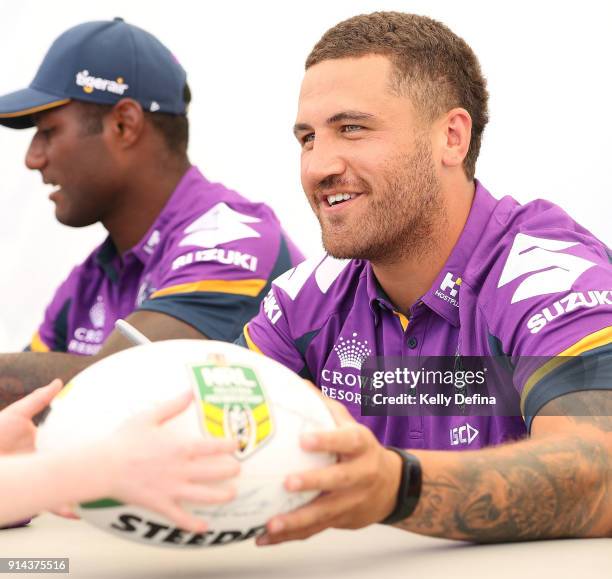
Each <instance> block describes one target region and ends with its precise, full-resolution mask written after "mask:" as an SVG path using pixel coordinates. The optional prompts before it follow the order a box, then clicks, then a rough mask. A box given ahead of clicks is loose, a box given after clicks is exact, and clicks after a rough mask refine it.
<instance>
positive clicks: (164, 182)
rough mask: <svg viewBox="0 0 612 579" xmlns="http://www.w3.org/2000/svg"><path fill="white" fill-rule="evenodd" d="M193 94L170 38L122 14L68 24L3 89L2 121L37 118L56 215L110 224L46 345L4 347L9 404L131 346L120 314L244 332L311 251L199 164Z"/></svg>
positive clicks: (185, 327) (33, 164)
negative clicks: (20, 83) (190, 153)
mask: <svg viewBox="0 0 612 579" xmlns="http://www.w3.org/2000/svg"><path fill="white" fill-rule="evenodd" d="M189 100H190V93H189V88H188V85H187V82H186V73H185V71H184V70H183V68H182V67H181V65H180V64H179V63H178V62H177V60H176V59H175V58H174V56H173V55H172V54H171V53H170V51H169V50H168V49H167V48H166V47H165V46H164V45H163V44H162V43H161V42H159V40H157V39H156V38H155V37H154V36H152V35H151V34H149V33H148V32H145V31H144V30H142V29H140V28H137V27H136V26H133V25H131V24H127V23H126V22H124V21H123V20H122V19H120V18H116V19H115V20H113V21H106V22H87V23H84V24H81V25H79V26H75V27H74V28H71V29H69V30H67V31H66V32H64V33H63V34H62V35H61V36H60V37H59V38H58V39H57V40H56V41H55V42H54V43H53V45H52V46H51V48H50V49H49V52H48V53H47V55H46V56H45V59H44V60H43V62H42V64H41V66H40V68H39V70H38V72H37V74H36V76H35V77H34V80H33V81H32V83H31V85H30V86H29V87H28V88H26V89H24V90H20V91H17V92H14V93H12V94H8V95H5V96H4V97H0V124H3V125H5V126H7V127H11V128H16V129H21V128H28V127H36V133H35V135H34V137H33V138H32V142H31V144H30V147H29V149H28V151H27V154H26V165H27V166H28V168H29V169H33V170H37V171H39V172H40V174H41V176H42V179H43V181H44V182H45V183H49V184H53V185H56V186H57V189H56V190H55V191H54V192H53V193H52V194H51V195H50V199H51V200H52V201H53V202H54V203H55V213H56V217H57V219H58V220H59V221H60V222H61V223H63V224H65V225H69V226H72V227H84V226H87V225H90V224H92V223H96V222H98V221H99V222H101V223H102V224H103V225H104V227H105V228H106V229H107V230H108V234H109V235H108V238H107V239H106V240H105V241H104V242H103V243H102V244H101V245H100V246H99V247H98V248H96V249H95V250H94V251H93V252H92V253H91V254H90V255H89V257H88V258H87V259H86V260H85V261H84V262H83V263H82V264H80V265H79V266H77V267H75V268H74V269H73V271H72V272H71V273H70V275H69V276H68V278H67V279H66V280H65V281H64V282H63V284H62V285H61V286H60V287H59V288H58V290H57V292H56V293H55V296H54V297H53V299H52V301H51V303H50V304H49V306H48V308H47V310H46V312H45V316H44V320H43V322H42V324H41V326H40V328H39V329H38V332H36V334H35V335H34V337H33V339H32V343H31V344H30V346H29V348H28V349H29V350H32V352H34V353H30V352H25V353H19V354H4V355H0V408H2V407H3V406H5V405H7V404H9V403H10V402H12V401H13V400H16V399H18V398H20V397H22V396H23V395H25V394H27V393H28V392H29V391H31V390H33V389H35V388H38V387H40V386H42V385H44V384H46V383H47V382H49V381H50V380H51V379H53V378H55V377H61V378H63V379H64V380H66V379H69V378H70V377H71V376H72V375H74V374H75V373H76V372H78V371H80V370H81V369H83V368H84V367H86V366H87V365H89V364H91V363H92V361H95V360H97V359H99V358H101V357H103V356H105V355H108V354H110V353H112V352H114V351H117V350H119V349H122V348H125V347H127V345H128V344H127V342H126V341H125V340H124V339H123V338H122V337H121V336H120V335H118V334H117V333H116V332H115V331H114V322H115V321H116V320H117V319H119V318H126V319H127V320H128V321H129V322H130V323H131V324H132V325H133V326H135V327H136V328H139V329H140V330H141V331H142V332H144V333H145V334H146V335H147V336H148V337H149V338H151V339H153V340H160V339H170V338H202V337H207V338H210V339H217V340H226V341H229V340H232V339H234V338H235V337H236V336H237V335H238V334H239V332H240V330H241V328H242V326H243V324H244V323H245V322H246V321H248V320H249V319H250V318H251V317H252V316H253V315H254V314H255V313H256V312H257V309H258V304H259V301H260V299H261V297H262V296H265V295H266V293H267V292H268V290H269V287H270V280H272V279H273V278H275V277H276V276H277V275H279V274H280V273H282V272H283V271H285V270H286V269H288V268H289V267H291V266H292V265H295V264H296V263H298V262H299V261H301V258H302V256H301V254H300V253H299V250H298V249H297V248H296V247H295V246H294V245H293V244H292V242H291V241H290V240H289V239H288V238H287V236H286V235H285V233H284V232H283V231H282V228H281V226H280V224H279V223H278V220H277V218H276V216H275V215H274V213H273V212H272V211H271V210H270V208H268V207H267V206H265V205H263V204H256V203H251V202H249V201H248V200H246V199H245V198H243V197H241V196H240V195H238V194H237V193H236V192H234V191H230V190H228V189H226V188H225V187H224V186H223V185H220V184H218V183H211V182H209V181H207V180H206V179H205V178H204V176H203V175H202V174H201V173H200V172H199V171H198V169H197V168H196V167H194V166H192V165H191V164H190V162H189V159H188V157H187V142H188V121H187V107H188V104H189ZM36 352H44V354H40V353H36Z"/></svg>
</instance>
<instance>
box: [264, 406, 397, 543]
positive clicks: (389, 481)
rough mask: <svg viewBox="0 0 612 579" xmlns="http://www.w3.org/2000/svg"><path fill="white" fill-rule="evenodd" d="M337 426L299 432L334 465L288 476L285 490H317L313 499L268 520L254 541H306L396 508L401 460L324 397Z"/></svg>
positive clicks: (307, 445)
mask: <svg viewBox="0 0 612 579" xmlns="http://www.w3.org/2000/svg"><path fill="white" fill-rule="evenodd" d="M324 400H325V403H326V404H327V406H328V407H329V409H330V411H331V413H332V415H333V417H334V419H335V421H336V424H337V425H338V428H337V429H336V430H334V431H331V432H317V433H309V434H305V435H303V436H302V439H301V446H302V448H303V449H304V450H307V451H311V452H332V453H336V454H337V455H338V457H339V460H338V462H337V463H336V464H334V465H332V466H328V467H325V468H322V469H317V470H311V471H306V472H302V473H297V474H293V475H289V476H288V477H287V479H286V481H285V488H286V489H287V490H289V491H304V490H320V491H323V494H322V495H321V496H319V497H318V498H317V499H316V500H314V501H313V502H312V503H310V504H308V505H306V506H304V507H301V508H299V509H297V510H295V511H293V512H291V513H287V514H284V515H279V516H276V517H274V518H272V519H271V520H270V521H268V524H267V533H266V534H265V535H263V536H261V537H259V538H258V540H257V544H258V545H273V544H276V543H281V542H284V541H292V540H295V539H306V538H308V537H310V536H311V535H314V534H315V533H319V532H321V531H323V530H324V529H327V528H329V527H334V528H339V529H358V528H361V527H365V526H367V525H370V524H372V523H378V522H380V521H381V520H382V519H384V518H385V517H386V516H387V515H389V514H390V513H391V511H392V510H393V508H394V507H395V503H396V499H397V492H398V487H399V483H400V478H401V459H400V458H399V456H398V455H397V454H396V453H395V452H393V451H390V450H387V449H385V448H384V447H383V446H381V445H380V443H379V442H378V441H377V440H376V438H375V437H374V435H373V434H372V433H371V432H370V430H368V429H367V428H366V427H365V426H362V425H360V424H358V423H357V422H355V420H354V419H353V418H352V417H351V415H350V414H349V413H348V411H347V410H346V408H344V406H342V405H341V404H340V403H338V402H335V401H333V400H329V399H327V398H324Z"/></svg>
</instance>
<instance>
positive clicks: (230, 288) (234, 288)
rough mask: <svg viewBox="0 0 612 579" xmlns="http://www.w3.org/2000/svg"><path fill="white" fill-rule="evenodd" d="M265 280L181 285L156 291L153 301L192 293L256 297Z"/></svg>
mask: <svg viewBox="0 0 612 579" xmlns="http://www.w3.org/2000/svg"><path fill="white" fill-rule="evenodd" d="M266 283H267V280H265V279H236V280H227V279H204V280H202V281H194V282H191V283H181V284H179V285H174V286H171V287H167V288H164V289H161V290H159V291H156V292H155V293H153V294H152V295H151V299H154V298H159V297H162V296H168V295H173V294H188V293H192V292H218V293H222V294H234V295H239V296H250V297H253V298H254V297H256V296H258V295H259V294H260V293H261V290H262V289H263V288H264V287H265V286H266Z"/></svg>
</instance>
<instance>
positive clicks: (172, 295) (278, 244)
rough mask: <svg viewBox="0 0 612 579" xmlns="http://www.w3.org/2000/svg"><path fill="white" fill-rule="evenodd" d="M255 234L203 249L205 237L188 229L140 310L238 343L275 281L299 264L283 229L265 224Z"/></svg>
mask: <svg viewBox="0 0 612 579" xmlns="http://www.w3.org/2000/svg"><path fill="white" fill-rule="evenodd" d="M251 231H252V232H254V233H252V234H251V235H250V236H245V237H242V238H240V239H234V240H230V241H228V242H225V243H216V244H214V247H206V248H202V245H203V244H204V241H203V242H202V243H201V244H200V246H198V243H199V242H200V240H201V239H202V238H198V237H197V235H194V234H193V233H190V232H189V228H188V229H187V230H185V236H184V237H182V238H179V239H178V241H175V242H174V243H173V244H172V245H171V247H170V248H169V249H167V250H166V251H165V252H164V255H163V257H162V259H161V262H160V264H159V267H158V270H157V275H156V279H155V282H154V291H153V292H152V293H151V295H150V296H149V297H148V298H147V299H146V300H144V301H143V302H142V303H141V305H140V306H139V308H138V309H139V310H146V311H153V312H161V313H164V314H167V315H170V316H172V317H175V318H177V319H179V320H181V321H184V322H185V323H188V324H189V325H191V326H193V327H194V328H196V329H197V330H198V331H200V332H201V333H202V334H203V335H205V336H206V337H208V338H210V339H213V340H223V341H233V340H235V339H236V337H237V336H238V335H239V333H240V331H241V329H242V327H243V326H244V324H245V323H246V322H247V321H248V320H250V319H251V318H252V317H253V316H255V314H256V313H257V311H258V309H259V304H260V302H261V299H262V298H263V296H265V295H266V293H267V292H268V291H269V289H270V285H271V280H272V279H274V278H275V277H276V276H278V275H280V274H281V273H283V272H284V271H286V270H287V269H289V268H291V267H292V265H293V264H292V263H291V262H292V255H291V254H290V251H289V246H288V243H287V241H286V240H285V238H284V236H283V235H282V233H281V232H280V228H279V227H275V226H267V225H266V224H263V225H262V227H259V228H258V229H257V230H255V229H254V228H253V229H251ZM196 233H197V232H196ZM207 233H208V234H209V237H210V232H207ZM247 233H248V230H247ZM245 235H246V234H245Z"/></svg>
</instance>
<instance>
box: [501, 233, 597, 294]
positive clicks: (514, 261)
mask: <svg viewBox="0 0 612 579" xmlns="http://www.w3.org/2000/svg"><path fill="white" fill-rule="evenodd" d="M575 245H578V242H573V241H560V240H557V239H544V238H542V237H533V236H531V235H526V234H524V233H518V234H517V235H516V237H515V238H514V242H513V244H512V248H511V250H510V253H509V255H508V259H507V260H506V264H505V266H504V270H503V271H502V274H501V276H500V278H499V283H498V284H497V287H498V288H500V287H502V286H504V285H506V284H508V283H510V282H511V281H513V280H515V279H517V278H518V277H521V276H522V275H525V274H528V273H531V274H532V275H530V276H529V277H527V278H526V279H524V280H523V281H522V282H521V283H520V285H519V286H518V287H517V288H516V291H515V292H514V295H513V296H512V302H511V303H513V304H514V303H516V302H520V301H522V300H526V299H528V298H532V297H535V296H541V295H546V294H552V293H558V292H563V291H567V290H569V289H571V287H572V285H573V284H574V282H575V281H576V280H577V279H578V278H579V277H580V276H581V275H582V274H583V273H584V272H585V271H587V270H588V269H590V268H591V267H594V266H595V265H597V264H596V263H594V262H592V261H589V260H588V259H584V258H582V257H578V256H576V255H571V254H568V253H563V252H562V250H564V249H567V248H568V247H573V246H575Z"/></svg>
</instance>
